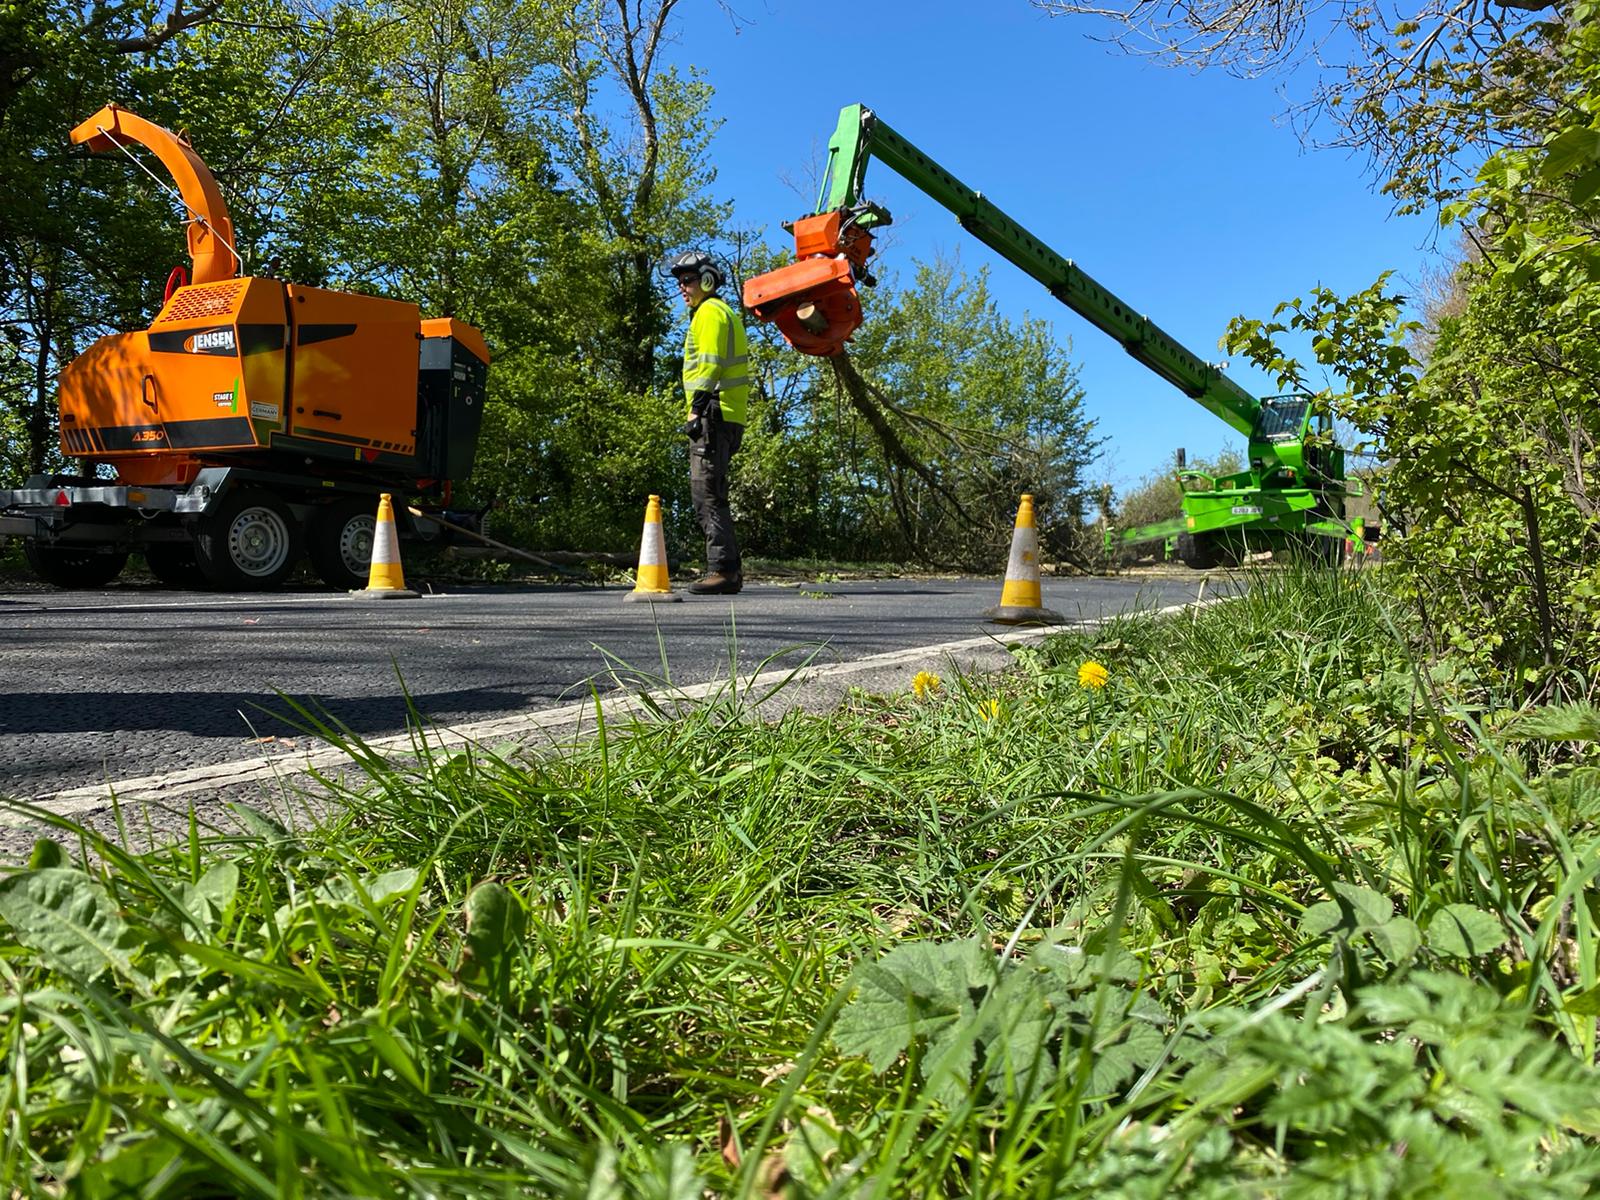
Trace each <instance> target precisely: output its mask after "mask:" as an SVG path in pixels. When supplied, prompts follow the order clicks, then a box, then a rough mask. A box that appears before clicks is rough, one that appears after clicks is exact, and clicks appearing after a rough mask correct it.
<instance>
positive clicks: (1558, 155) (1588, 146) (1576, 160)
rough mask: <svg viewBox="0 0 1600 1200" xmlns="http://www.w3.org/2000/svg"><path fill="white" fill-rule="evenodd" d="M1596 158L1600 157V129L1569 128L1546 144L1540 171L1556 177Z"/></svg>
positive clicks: (1545, 175) (1542, 173)
mask: <svg viewBox="0 0 1600 1200" xmlns="http://www.w3.org/2000/svg"><path fill="white" fill-rule="evenodd" d="M1595 158H1600V129H1568V130H1567V131H1566V132H1564V133H1562V134H1560V135H1559V136H1558V137H1556V138H1554V139H1552V140H1551V141H1550V142H1549V143H1548V144H1547V145H1546V146H1545V148H1544V165H1543V166H1542V167H1541V168H1540V171H1539V173H1540V174H1541V175H1543V176H1544V177H1545V178H1546V179H1555V178H1556V177H1557V176H1559V175H1565V174H1566V173H1567V172H1568V171H1570V170H1572V168H1574V167H1578V166H1583V165H1585V164H1587V163H1588V162H1590V161H1591V160H1593V159H1595Z"/></svg>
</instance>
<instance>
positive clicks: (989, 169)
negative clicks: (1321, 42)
mask: <svg viewBox="0 0 1600 1200" xmlns="http://www.w3.org/2000/svg"><path fill="white" fill-rule="evenodd" d="M732 7H733V9H734V10H735V11H736V12H737V13H738V15H739V17H740V18H741V20H740V21H739V23H738V24H737V25H736V24H735V22H734V21H732V20H731V19H730V18H729V16H728V15H727V14H726V13H725V12H724V11H723V10H722V9H721V8H720V7H719V5H718V4H716V3H714V2H713V0H691V3H689V4H685V5H683V6H682V7H681V8H680V9H679V10H678V11H679V12H680V13H681V14H682V19H681V21H680V22H679V25H678V40H677V42H676V44H674V45H673V46H672V47H671V48H670V49H669V52H668V57H669V58H670V59H671V60H672V61H675V62H677V63H680V64H683V63H693V64H695V65H697V66H699V67H700V68H702V69H703V70H704V71H705V73H706V76H707V78H708V80H709V81H710V82H711V83H712V84H713V85H714V86H715V88H716V91H717V95H716V100H715V104H714V108H715V112H716V115H717V116H718V117H719V118H720V119H721V120H722V122H723V125H722V128H721V130H720V132H719V133H718V135H717V138H716V141H715V144H714V151H713V152H714V156H715V160H716V166H717V173H718V174H717V182H716V191H717V193H718V194H719V195H720V196H722V197H724V198H727V199H731V200H732V201H733V202H734V204H735V206H736V214H737V220H738V222H739V224H740V225H742V226H746V227H759V228H763V229H765V231H766V234H767V237H768V240H769V241H771V242H772V243H774V244H783V243H784V242H786V241H787V235H785V234H784V233H783V231H782V230H781V229H779V228H778V224H777V223H778V222H779V221H780V220H783V219H789V218H793V217H794V216H796V215H798V214H799V213H800V212H802V211H804V210H805V209H806V208H808V207H809V205H810V202H811V197H810V196H807V197H806V198H805V199H804V200H802V199H801V198H800V197H799V196H797V195H796V193H795V191H794V190H793V187H792V186H791V182H795V181H803V180H805V179H807V178H808V175H807V171H808V169H809V164H811V163H812V162H813V161H814V158H815V156H816V155H817V153H818V151H819V150H820V149H821V147H822V146H824V145H825V144H826V142H827V138H828V136H829V134H831V133H832V131H833V126H834V122H835V120H836V118H837V115H838V110H839V109H840V108H841V107H842V106H844V105H846V104H852V103H863V104H866V105H867V106H868V107H870V108H873V109H875V110H876V111H877V112H878V114H879V115H880V116H881V117H882V118H883V119H884V120H885V121H887V122H888V123H889V124H890V125H892V126H893V127H894V128H895V129H896V130H897V131H898V132H899V133H901V134H902V135H904V136H906V137H908V138H909V139H910V140H911V141H913V142H914V143H916V144H917V145H918V146H919V147H920V148H921V149H922V150H924V151H925V152H926V153H928V154H929V155H930V156H932V157H933V158H935V159H936V160H938V161H939V163H940V164H941V165H943V166H944V167H945V168H947V169H948V170H950V171H951V172H953V173H954V174H955V175H956V176H957V177H958V178H960V179H961V180H962V181H963V182H964V183H966V184H967V185H968V186H970V187H973V188H976V189H977V190H979V191H981V192H983V193H984V194H985V195H986V196H988V197H989V198H990V199H991V200H993V201H994V202H995V203H996V204H998V205H999V206H1000V207H1001V208H1003V209H1005V210H1006V211H1007V212H1008V213H1009V214H1010V215H1011V216H1013V217H1015V218H1016V219H1017V220H1019V221H1021V222H1022V224H1023V225H1025V226H1027V227H1028V228H1029V229H1030V230H1031V231H1032V232H1034V233H1035V234H1037V235H1038V236H1040V237H1041V238H1042V239H1043V240H1044V241H1045V242H1046V243H1047V244H1048V245H1050V246H1052V247H1053V248H1054V249H1055V250H1056V251H1057V252H1059V253H1061V254H1063V255H1065V256H1066V257H1068V258H1071V259H1073V260H1074V261H1075V262H1076V263H1077V264H1078V265H1079V266H1080V267H1081V268H1083V269H1084V270H1085V271H1087V272H1088V273H1089V274H1090V275H1092V276H1094V277H1095V278H1096V279H1097V280H1098V281H1099V282H1100V283H1102V284H1104V285H1105V286H1106V287H1108V288H1110V289H1111V290H1112V291H1114V292H1116V293H1117V294H1118V295H1120V296H1121V297H1122V298H1123V299H1125V300H1127V301H1128V302H1129V303H1130V304H1131V305H1133V306H1134V307H1135V308H1138V309H1140V310H1141V311H1142V312H1143V313H1145V315H1147V316H1149V317H1150V318H1151V319H1152V320H1154V321H1155V322H1156V323H1157V324H1158V325H1161V326H1163V327H1164V328H1165V329H1166V330H1167V331H1168V332H1169V333H1171V334H1173V335H1174V336H1175V337H1177V338H1178V340H1179V341H1180V342H1182V343H1183V344H1184V345H1186V346H1188V347H1189V348H1190V349H1191V350H1193V351H1194V352H1196V353H1197V354H1200V355H1202V356H1204V357H1206V358H1208V359H1211V360H1213V361H1216V360H1220V359H1222V358H1223V352H1222V351H1221V350H1220V349H1218V348H1217V339H1218V338H1219V337H1221V335H1222V333H1223V330H1224V328H1225V327H1226V325H1227V322H1228V319H1229V318H1230V317H1232V316H1234V315H1236V314H1241V313H1242V314H1245V315H1248V316H1259V317H1266V316H1268V315H1270V313H1271V311H1272V308H1273V306H1274V305H1275V304H1276V303H1277V302H1278V301H1280V300H1283V299H1287V298H1290V297H1293V296H1296V295H1303V294H1305V292H1306V291H1307V290H1309V289H1310V288H1311V287H1313V286H1314V285H1317V284H1324V285H1326V286H1328V287H1331V288H1334V289H1335V290H1338V291H1341V292H1351V291H1355V290H1357V289H1359V288H1362V287H1365V286H1366V285H1367V284H1369V283H1371V282H1372V281H1373V280H1374V279H1375V278H1376V277H1377V275H1378V274H1379V272H1381V271H1383V270H1387V269H1393V270H1395V271H1397V272H1398V273H1399V274H1400V275H1401V276H1403V277H1405V278H1408V279H1414V278H1416V277H1417V274H1418V271H1419V269H1420V267H1421V266H1422V264H1423V263H1424V262H1425V261H1427V260H1428V259H1429V258H1430V257H1431V253H1432V252H1431V251H1430V249H1429V247H1428V242H1429V239H1430V236H1431V233H1432V224H1431V222H1430V221H1428V220H1426V219H1422V218H1409V219H1398V218H1393V217H1391V216H1390V215H1389V208H1390V205H1389V203H1388V201H1387V200H1386V199H1384V198H1383V197H1381V196H1378V195H1375V194H1374V192H1373V190H1372V188H1371V186H1370V184H1369V181H1368V180H1367V179H1366V178H1365V177H1364V175H1363V173H1362V166H1363V164H1362V162H1361V160H1360V159H1359V158H1351V157H1349V156H1347V155H1346V154H1345V153H1343V152H1337V151H1311V150H1305V149H1303V148H1302V146H1301V144H1300V142H1299V140H1298V139H1297V138H1296V136H1295V134H1294V132H1293V131H1292V130H1291V129H1289V128H1288V127H1287V125H1285V124H1283V123H1282V121H1281V116H1282V113H1283V111H1284V107H1285V104H1284V100H1283V97H1282V96H1281V95H1280V94H1279V87H1280V83H1281V81H1276V82H1275V81H1272V80H1253V81H1247V80H1238V79H1234V78H1231V77H1228V76H1226V75H1224V74H1223V73H1222V72H1220V71H1211V72H1204V73H1199V74H1195V73H1190V72H1185V71H1179V70H1173V69H1171V68H1166V67H1160V66H1158V65H1156V64H1155V63H1153V62H1150V61H1147V60H1142V59H1137V58H1132V57H1129V56H1127V55H1124V54H1122V53H1120V52H1118V51H1116V50H1115V49H1113V48H1111V47H1108V46H1106V45H1105V44H1103V43H1100V42H1095V41H1093V40H1091V37H1090V35H1091V34H1093V33H1095V32H1097V28H1096V25H1095V23H1094V22H1093V21H1091V20H1089V19H1087V18H1060V17H1058V18H1050V17H1046V16H1044V15H1043V14H1042V13H1040V12H1038V10H1036V9H1035V8H1033V6H1032V5H1030V4H1029V3H1028V2H1027V0H966V2H965V3H962V2H959V0H855V2H854V3H852V4H849V5H827V6H825V5H820V4H817V3H814V2H807V3H801V2H798V0H732ZM1288 86H1289V87H1290V88H1291V90H1294V89H1298V90H1299V91H1300V92H1301V93H1302V94H1303V92H1304V91H1305V90H1306V86H1307V85H1306V84H1304V83H1301V82H1299V81H1295V80H1290V81H1289V82H1288ZM786 180H787V181H789V182H786ZM867 192H868V194H869V196H870V198H872V199H875V200H879V201H881V202H883V203H884V204H886V205H887V207H888V208H889V209H890V211H891V212H892V213H893V214H894V218H895V224H894V228H893V230H892V233H893V234H894V245H892V246H891V247H889V248H888V249H887V251H886V253H885V254H884V256H883V260H882V262H881V263H880V266H881V267H887V268H891V269H895V270H897V271H898V273H899V275H900V277H901V278H902V279H909V277H910V274H911V270H912V262H913V259H917V258H921V259H929V258H932V257H934V256H936V255H939V254H943V255H946V256H950V255H956V254H959V256H960V260H961V262H962V264H963V265H964V266H965V267H967V268H968V269H969V270H970V269H975V268H977V267H979V266H981V265H984V264H988V265H990V266H991V272H990V284H991V287H992V290H993V293H994V296H995V299H996V301H997V302H998V303H999V305H1000V306H1001V308H1002V310H1003V311H1004V312H1006V313H1007V314H1008V315H1011V316H1013V317H1020V316H1021V315H1022V314H1023V313H1024V312H1027V313H1031V314H1032V315H1034V316H1037V317H1043V318H1045V319H1047V320H1049V321H1050V322H1051V324H1052V326H1053V328H1054V330H1055V333H1056V336H1057V338H1058V340H1060V341H1061V342H1062V343H1063V344H1070V347H1071V358H1072V360H1073V361H1074V362H1076V363H1078V364H1079V366H1080V367H1081V376H1080V378H1081V381H1082V383H1083V386H1084V388H1085V390H1086V392H1087V396H1088V398H1087V405H1088V409H1089V412H1090V415H1091V416H1093V417H1094V418H1095V419H1096V420H1097V421H1098V423H1099V430H1100V433H1101V434H1102V435H1103V436H1105V437H1106V438H1107V439H1108V442H1107V446H1106V455H1105V458H1104V459H1103V460H1102V463H1101V464H1100V476H1101V477H1103V478H1107V479H1109V480H1111V481H1112V482H1113V483H1114V484H1116V485H1118V486H1119V487H1125V486H1127V485H1129V484H1131V483H1132V482H1134V481H1135V480H1137V479H1138V478H1139V477H1141V476H1143V475H1145V474H1146V473H1148V472H1150V471H1153V470H1157V469H1160V468H1162V467H1164V466H1165V465H1166V464H1167V463H1168V462H1169V461H1170V456H1171V453H1172V451H1173V449H1174V448H1175V447H1178V446H1184V447H1186V448H1187V449H1188V451H1189V453H1190V455H1191V456H1193V455H1203V456H1209V455H1211V454H1213V453H1215V451H1216V450H1218V449H1219V448H1220V447H1221V446H1222V445H1223V444H1224V443H1226V442H1228V441H1230V439H1231V440H1232V442H1233V443H1234V444H1235V445H1237V444H1239V440H1240V439H1238V438H1237V437H1236V436H1234V435H1233V433H1232V431H1231V430H1229V429H1228V428H1227V427H1226V426H1225V425H1223V424H1222V422H1221V421H1219V420H1218V419H1217V418H1216V417H1214V416H1212V415H1211V414H1210V413H1208V412H1206V411H1205V410H1204V409H1202V408H1200V407H1199V406H1198V405H1196V404H1195V403H1193V402H1192V401H1190V400H1188V399H1187V398H1186V397H1184V396H1183V395H1182V394H1181V393H1179V392H1177V391H1176V390H1175V389H1173V388H1171V387H1170V386H1169V385H1167V384H1165V383H1163V382H1162V381H1161V380H1160V379H1158V378H1156V377H1155V376H1154V375H1152V374H1150V373H1149V372H1148V371H1146V370H1145V369H1144V368H1143V367H1141V366H1140V365H1139V364H1138V363H1136V362H1134V361H1133V360H1132V359H1131V358H1129V357H1128V356H1127V354H1126V353H1125V352H1124V351H1123V350H1122V348H1121V347H1120V346H1119V345H1117V343H1116V342H1114V341H1113V340H1112V339H1110V338H1108V337H1106V336H1105V335H1104V334H1102V333H1100V332H1099V331H1098V330H1096V329H1094V328H1093V327H1092V326H1090V325H1088V324H1087V323H1086V322H1084V321H1083V320H1082V319H1081V318H1079V317H1078V316H1077V315H1076V314H1074V313H1072V312H1070V311H1069V310H1067V309H1065V308H1063V307H1062V306H1061V305H1060V304H1058V303H1057V302H1056V301H1055V300H1054V299H1053V298H1051V296H1050V295H1049V294H1048V293H1047V292H1045V291H1044V290H1043V288H1042V287H1040V285H1039V284H1037V283H1036V282H1034V281H1033V280H1032V279H1030V278H1029V277H1028V276H1026V275H1024V274H1023V273H1022V272H1021V271H1019V270H1018V269H1017V268H1015V267H1013V266H1012V265H1011V264H1010V263H1007V262H1005V261H1004V260H1002V259H999V258H998V257H997V256H995V255H994V254H992V252H990V251H989V250H988V249H987V248H986V247H984V246H983V245H982V244H980V243H979V242H977V241H975V240H974V239H973V238H971V237H970V236H968V235H967V234H966V233H964V232H963V231H962V230H961V229H960V227H959V226H957V225H956V223H955V219H954V218H953V217H952V216H951V215H950V214H949V213H948V212H947V211H946V210H944V209H943V208H941V207H940V206H939V205H937V204H935V203H934V202H933V201H931V200H929V199H928V198H927V197H925V196H924V195H923V194H922V193H921V192H919V191H918V190H917V189H916V188H914V187H913V186H911V185H910V184H908V183H906V182H905V181H904V180H901V179H900V178H899V177H898V176H896V175H895V174H894V173H893V172H891V171H889V170H888V169H887V168H885V167H883V165H882V164H875V165H873V166H872V167H871V168H870V169H869V170H868V173H867ZM1229 374H1230V375H1231V376H1233V378H1235V379H1236V380H1238V381H1239V382H1240V383H1241V384H1242V385H1244V386H1245V387H1246V388H1247V389H1250V390H1253V391H1256V392H1257V393H1258V394H1266V393H1268V392H1270V391H1271V390H1272V385H1271V381H1270V380H1269V379H1268V378H1267V377H1266V376H1264V375H1259V374H1257V373H1255V372H1253V371H1251V370H1249V369H1246V368H1244V367H1243V366H1242V365H1241V364H1239V363H1238V362H1237V360H1235V361H1234V363H1233V365H1232V366H1231V367H1230V369H1229Z"/></svg>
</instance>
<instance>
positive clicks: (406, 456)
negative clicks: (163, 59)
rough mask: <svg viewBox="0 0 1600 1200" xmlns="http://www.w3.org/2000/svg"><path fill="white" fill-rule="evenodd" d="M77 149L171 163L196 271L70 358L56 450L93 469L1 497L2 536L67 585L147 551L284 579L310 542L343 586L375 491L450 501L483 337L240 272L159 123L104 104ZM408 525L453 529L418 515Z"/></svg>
mask: <svg viewBox="0 0 1600 1200" xmlns="http://www.w3.org/2000/svg"><path fill="white" fill-rule="evenodd" d="M72 140H73V142H74V143H77V144H80V145H84V146H87V147H88V149H89V150H91V151H112V150H122V151H124V152H126V153H129V156H130V157H133V155H132V153H131V151H129V149H128V148H129V147H130V146H132V145H135V144H137V145H142V146H144V147H145V148H147V149H148V150H149V151H150V153H152V154H153V155H154V156H155V157H156V159H158V160H159V161H160V163H161V165H162V166H164V167H165V168H166V170H167V172H168V173H169V174H170V175H171V176H172V178H173V180H174V181H175V182H176V184H177V191H178V196H179V198H180V200H181V202H182V204H183V207H184V209H185V214H186V224H187V231H188V244H189V256H190V259H191V262H192V275H191V276H190V277H189V278H188V279H184V278H183V269H182V268H181V267H180V268H177V269H176V270H174V271H173V273H172V275H171V276H170V277H169V278H168V281H167V290H166V299H165V303H164V304H163V306H162V308H161V311H160V312H159V313H158V314H157V315H156V318H155V320H154V321H153V322H152V323H151V325H150V328H149V329H146V330H139V331H136V332H131V333H119V334H113V335H112V336H110V337H103V338H101V339H100V340H99V341H97V342H95V343H94V345H92V346H91V347H89V349H87V350H86V351H84V352H83V353H82V354H80V355H79V356H78V357H77V358H75V359H73V360H72V361H71V362H70V363H68V364H67V365H66V366H65V367H64V368H63V369H62V372H61V382H60V410H61V449H62V452H63V453H64V454H65V455H67V456H69V457H73V458H77V459H80V460H83V463H84V466H83V469H82V470H81V471H80V472H79V473H78V474H75V475H59V476H35V477H33V478H32V479H30V480H29V481H28V483H27V486H26V487H24V488H22V489H20V490H16V491H10V492H0V533H3V534H9V535H12V536H18V537H21V538H22V539H23V544H24V550H25V553H26V556H27V558H28V561H29V563H30V564H31V565H32V567H33V569H34V570H35V572H36V573H37V574H38V575H40V576H41V577H42V578H44V579H46V580H48V581H49V582H51V583H53V584H56V585H57V586H61V587H99V586H101V585H103V584H105V583H107V582H109V581H110V580H111V579H113V578H115V576H116V575H117V574H118V572H120V571H121V569H122V567H123V565H124V564H125V563H126V561H127V558H128V555H129V554H130V553H132V552H139V553H142V554H143V555H144V556H145V558H146V560H147V562H148V563H149V566H150V568H151V569H152V571H154V572H155V574H156V575H158V576H159V577H161V578H163V579H165V580H167V581H168V582H171V583H174V584H179V585H189V584H202V583H203V584H209V585H210V586H213V587H220V588H228V589H257V588H268V587H273V586H276V585H277V584H279V583H281V582H282V581H283V579H284V578H285V577H286V576H288V574H289V573H290V572H291V571H292V570H293V569H294V566H295V564H296V562H297V561H298V560H299V558H300V556H301V554H302V553H305V554H307V555H308V556H309V558H310V559H311V562H312V564H313V566H314V567H315V568H316V570H317V572H318V574H319V575H321V577H322V578H323V579H324V580H326V581H327V582H328V583H330V584H334V585H335V586H339V587H356V586H359V585H360V584H362V583H364V582H365V581H366V577H367V562H368V560H369V559H370V557H371V547H372V537H373V530H374V525H375V513H376V510H377V495H378V493H379V492H381V491H398V492H403V493H411V494H416V495H418V496H419V497H421V496H426V497H430V498H432V499H433V500H435V501H437V502H439V503H442V504H448V503H449V500H450V492H451V487H452V484H454V483H459V482H460V481H462V480H464V479H465V478H466V477H467V476H468V474H469V473H470V472H471V470H472V463H473V458H474V456H475V454H476V450H477V443H478V433H479V427H480V423H481V420H482V414H483V402H484V387H485V380H486V376H487V373H488V365H489V351H488V347H487V346H486V345H485V344H484V340H483V336H482V335H481V334H480V333H479V332H478V330H476V329H474V328H473V327H472V326H470V325H466V324H463V323H462V322H460V321H457V320H455V319H453V318H451V317H439V318H434V319H431V320H424V319H423V317H422V315H421V313H420V311H419V310H418V308H417V306H416V305H415V304H407V303H405V302H403V301H399V300H386V299H382V298H380V297H376V296H363V295H357V294H354V293H350V292H335V291H328V290H326V289H323V288H315V287H303V286H301V285H299V284H294V283H285V282H283V281H282V280H278V279H269V278H263V277H260V276H250V275H246V274H244V273H243V266H244V264H243V261H242V259H241V257H240V255H239V253H238V251H237V249H236V243H235V239H234V233H233V223H232V221H231V220H230V219H229V216H228V206H227V204H226V203H225V202H224V200H223V198H222V193H221V192H220V191H219V190H218V188H217V183H216V180H215V179H214V178H213V177H212V175H211V172H210V171H209V170H208V169H207V167H206V165H205V163H204V162H202V161H201V159H200V157H199V155H197V154H196V153H195V151H194V149H193V147H192V146H190V144H189V143H188V141H187V140H186V139H184V138H183V137H180V136H176V135H174V134H172V133H170V132H168V131H167V130H165V129H163V128H161V127H160V126H159V125H154V124H152V123H151V122H149V121H146V120H143V119H141V118H139V117H136V116H134V115H133V114H132V113H129V112H125V111H123V110H121V109H119V108H117V107H116V106H115V105H108V106H107V107H105V108H103V109H101V110H100V111H99V112H97V113H96V114H95V115H94V116H92V117H90V118H89V119H88V120H87V121H84V122H83V123H82V124H81V125H79V126H78V127H77V128H76V129H74V130H73V131H72ZM138 161H139V160H138V159H137V158H135V162H138ZM140 165H141V166H142V165H143V164H142V163H141V164H140ZM107 471H114V472H115V477H114V478H113V479H107V478H104V477H102V476H103V475H104V474H105V473H106V472H107ZM398 507H399V508H400V509H401V510H402V511H403V510H404V509H405V508H406V506H405V505H401V506H398ZM462 515H463V514H453V515H452V521H451V523H452V524H458V523H459V519H460V517H461V516H462ZM401 532H402V535H403V536H408V537H411V538H419V537H420V538H423V539H428V538H431V537H438V536H441V535H442V532H443V527H442V526H441V525H439V524H438V523H436V522H434V521H431V520H429V519H428V518H426V517H423V518H420V519H418V518H413V517H411V516H410V515H409V514H406V515H405V516H404V517H403V518H402V522H401Z"/></svg>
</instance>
